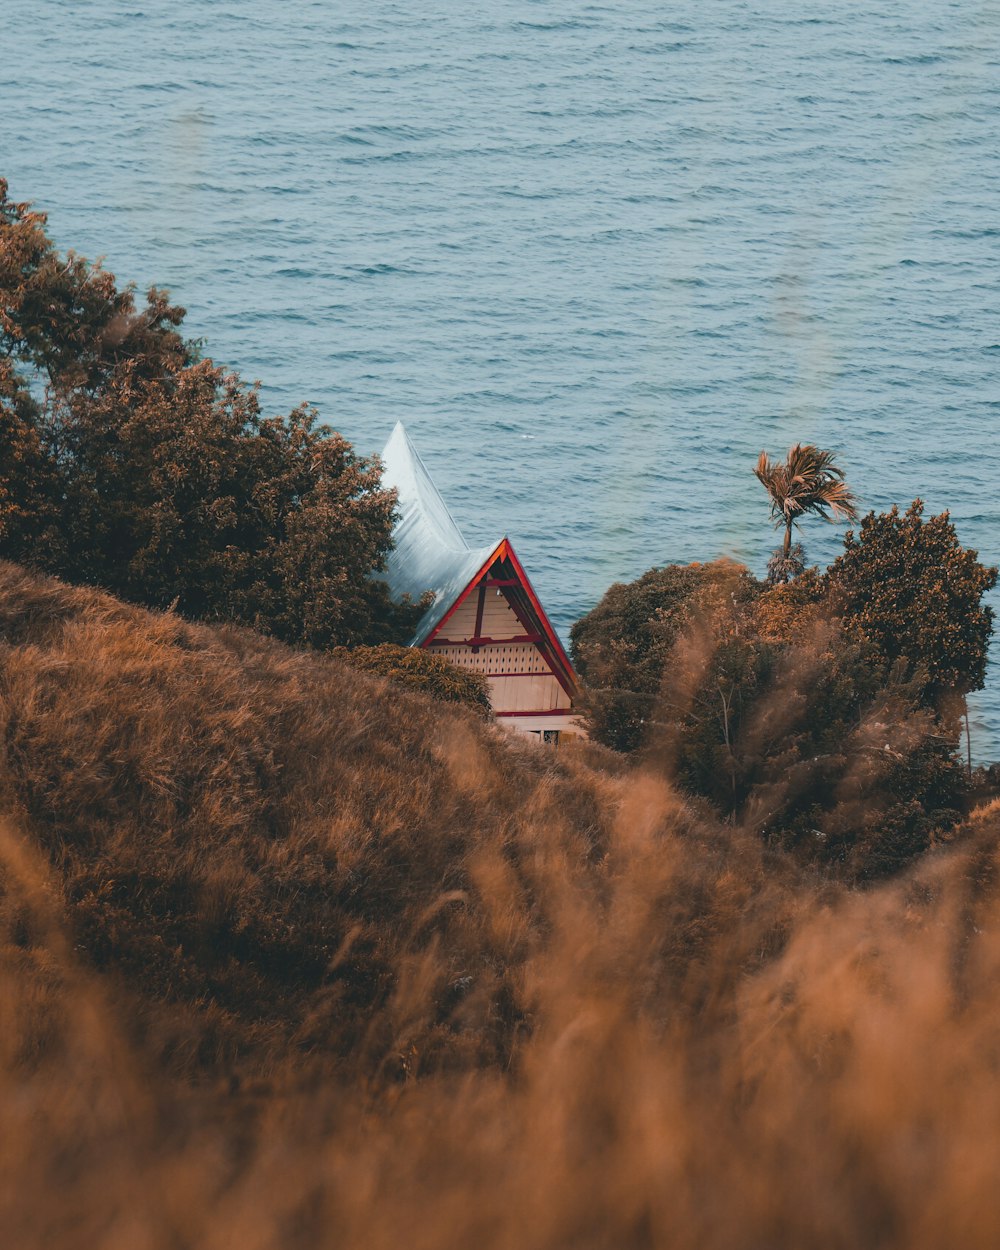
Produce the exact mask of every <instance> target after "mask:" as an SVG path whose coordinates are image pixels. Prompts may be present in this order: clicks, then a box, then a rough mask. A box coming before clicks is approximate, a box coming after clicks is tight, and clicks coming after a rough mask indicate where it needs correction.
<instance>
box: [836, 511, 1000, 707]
mask: <svg viewBox="0 0 1000 1250" xmlns="http://www.w3.org/2000/svg"><path fill="white" fill-rule="evenodd" d="M923 511H924V505H923V503H922V501H921V500H919V499H916V500H914V502H913V503H912V504H911V505H910V507H909V508H908V509H907V510H906V512H904V513H900V511H899V509H898V508H897V507H893V508H892V510H891V511H889V512H884V513H881V514H880V515H878V516H876V514H875V513H874V512H870V513H869V514H868V515H867V516H866V517H865V518H864V520H863V521H862V523H861V529H860V531H859V532H858V534H857V536H856V537H855V535H854V533H853V531H851V530H848V532H847V534H846V536H845V538H844V551H843V554H842V555H840V556H838V558H837V559H836V560H835V561H834V563H833V564H832V565H831V566H830V570H829V575H828V576H829V583H830V588H831V590H832V592H833V601H834V606H835V608H836V611H837V612H838V613H839V614H840V616H841V617H842V618H843V620H844V622H845V624H846V625H847V627H848V628H849V629H851V630H853V631H854V632H855V633H857V634H858V635H860V636H862V637H864V638H866V639H868V640H869V641H870V642H871V643H873V644H874V645H875V647H877V649H878V651H879V652H880V654H881V655H882V656H884V657H885V659H886V660H887V661H889V662H890V663H895V662H897V661H902V662H903V663H904V665H905V666H906V668H907V670H908V673H909V674H910V675H913V674H916V673H920V674H922V675H923V692H924V696H925V698H926V699H927V700H928V701H929V702H931V703H935V702H939V701H940V699H941V698H942V697H943V696H947V695H949V694H957V695H964V694H967V693H968V692H969V691H971V690H979V689H980V688H981V687H982V685H983V682H984V681H985V679H986V658H987V648H988V646H989V640H990V634H991V633H992V630H993V610H992V608H990V607H989V606H987V605H985V604H983V603H982V597H983V595H984V594H985V593H986V591H988V590H991V589H992V588H993V587H994V586H995V585H996V581H997V570H996V569H995V568H987V567H986V566H984V565H982V564H980V563H979V558H978V555H979V553H978V552H976V551H974V550H972V549H971V548H966V547H963V546H962V545H961V544H960V543H959V541H958V535H957V533H956V532H955V527H954V525H953V524H952V522H951V519H950V517H949V515H948V513H947V512H942V513H941V514H940V516H936V517H931V518H930V519H929V520H927V521H925V520H924V519H923Z"/></svg>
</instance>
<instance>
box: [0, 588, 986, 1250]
mask: <svg viewBox="0 0 1000 1250" xmlns="http://www.w3.org/2000/svg"><path fill="white" fill-rule="evenodd" d="M0 629H2V633H3V637H4V638H5V639H6V645H5V646H4V649H3V652H2V655H0V676H2V681H0V695H2V705H0V706H2V716H3V722H2V728H3V736H2V741H3V744H4V754H3V760H2V790H0V793H2V797H3V807H4V810H5V811H6V813H7V816H6V819H5V821H4V823H3V824H2V826H0V878H2V890H0V1014H2V1018H3V1020H4V1028H3V1030H2V1036H0V1105H2V1106H3V1107H4V1113H5V1133H4V1135H3V1138H2V1140H3V1143H4V1145H3V1148H2V1157H0V1164H2V1166H0V1176H2V1177H3V1182H2V1187H0V1227H2V1228H3V1230H4V1234H5V1240H6V1242H7V1243H8V1244H11V1245H16V1246H18V1247H19V1250H35V1248H36V1247H38V1248H41V1247H43V1246H44V1247H45V1248H46V1250H84V1248H86V1250H91V1248H92V1247H96V1246H100V1247H108V1248H109V1250H110V1248H126V1247H127V1248H128V1250H136V1248H139V1247H143V1248H146V1247H148V1248H149V1250H161V1248H162V1250H168V1248H169V1247H175V1246H178V1245H184V1246H188V1245H190V1246H198V1247H204V1248H205V1250H216V1248H218V1250H221V1248H222V1247H224V1246H230V1245H234V1244H235V1245H239V1246H241V1247H246V1248H247V1250H314V1248H317V1250H318V1248H319V1247H333V1246H336V1247H338V1248H344V1250H351V1247H358V1248H359V1250H360V1248H361V1247H364V1250H383V1248H384V1250H389V1248H390V1247H391V1248H392V1250H396V1247H398V1246H400V1245H407V1246H415V1247H418V1250H419V1248H420V1247H428V1248H430V1247H435V1248H440V1250H449V1248H451V1247H454V1248H455V1250H466V1248H467V1247H469V1246H473V1245H475V1246H481V1247H483V1248H484V1250H509V1248H511V1247H518V1248H519V1250H520V1248H521V1247H527V1248H529V1250H531V1248H537V1250H555V1248H556V1247H570V1246H572V1247H574V1250H575V1248H576V1247H582V1248H587V1247H593V1248H595V1250H596V1248H598V1247H601V1248H609V1250H610V1248H612V1247H613V1248H614V1250H633V1248H635V1250H649V1248H651V1247H670V1248H671V1250H673V1248H675V1247H691V1248H692V1250H693V1248H695V1247H697V1248H698V1250H757V1248H759V1247H761V1246H767V1247H774V1248H775V1250H780V1248H781V1247H789V1248H791V1247H796V1248H797V1247H801V1246H804V1245H808V1246H815V1247H818V1248H820V1250H825V1248H826V1247H830V1248H831V1250H834V1248H836V1250H848V1248H850V1250H858V1248H860V1250H866V1248H868V1247H871V1248H873V1250H874V1248H875V1247H878V1248H891V1247H900V1248H901V1250H902V1248H904V1247H905V1248H906V1250H937V1248H938V1247H943V1246H948V1245H952V1244H955V1242H956V1241H960V1242H961V1243H962V1244H963V1245H966V1246H968V1247H970V1248H971V1250H991V1248H992V1246H993V1245H995V1244H996V1241H997V1238H998V1236H1000V1215H998V1209H997V1206H996V1203H995V1194H994V1189H995V1183H994V1176H995V1172H996V1167H997V1165H998V1162H1000V1128H998V1126H1000V1079H998V1074H997V1063H996V1057H997V1054H998V1053H1000V1030H998V1025H997V1019H996V1011H995V998H996V986H997V983H998V981H1000V942H998V941H997V933H998V932H1000V871H998V869H1000V822H998V819H997V814H996V812H995V811H987V812H985V813H984V814H983V816H982V818H981V819H978V820H977V821H975V822H974V823H973V824H972V825H971V826H970V827H969V828H968V830H967V831H966V833H965V837H964V839H963V840H962V841H961V842H960V843H959V844H958V845H956V846H955V847H953V848H951V849H948V850H942V851H940V852H938V854H937V855H936V856H935V857H932V858H929V859H927V860H925V861H924V863H923V865H922V866H921V867H920V868H919V869H918V870H916V871H915V872H913V873H912V874H911V875H910V876H908V877H907V878H905V879H903V880H902V881H898V882H896V883H895V884H893V885H891V886H883V887H881V888H877V889H871V890H869V891H867V892H853V891H850V890H847V889H845V888H844V887H835V886H832V885H830V884H824V883H823V882H822V881H820V880H819V879H818V878H816V877H814V876H812V875H811V874H810V873H809V872H808V871H806V870H803V869H802V868H800V867H797V866H796V864H795V863H794V861H792V860H791V859H789V858H787V857H786V856H784V855H782V854H779V853H777V852H775V851H773V850H769V849H768V848H767V847H766V846H765V845H764V844H762V843H761V841H760V840H759V839H758V837H757V836H756V830H755V829H754V828H753V826H752V824H751V823H750V822H747V823H746V824H741V823H739V822H737V823H735V824H722V823H719V822H717V821H715V820H714V819H713V818H712V817H711V816H710V814H708V813H707V812H704V811H698V810H695V809H693V808H692V806H691V805H690V804H689V803H688V802H685V801H684V800H683V799H681V798H680V797H679V796H678V794H677V793H676V791H675V790H674V789H673V787H672V785H671V784H670V782H669V781H667V780H665V779H664V777H663V775H662V773H660V772H654V771H652V770H651V769H650V768H648V767H646V768H641V769H636V770H632V771H624V770H623V766H622V763H621V760H620V757H608V756H604V755H602V754H601V752H600V751H598V750H597V749H596V748H594V747H589V748H587V750H586V752H585V753H580V754H576V753H575V752H565V751H562V750H560V752H559V753H558V754H555V753H552V752H549V751H543V750H539V749H536V748H528V747H526V746H520V745H519V744H518V743H517V742H516V741H514V740H512V739H508V738H506V737H504V736H503V734H502V733H501V731H499V730H497V729H496V728H494V727H491V726H489V725H487V724H484V723H483V722H482V721H480V720H478V719H477V718H475V717H474V716H472V715H470V714H467V713H464V712H462V711H460V710H457V709H456V710H453V709H449V708H445V707H443V706H442V705H441V704H440V703H434V702H432V701H430V700H427V699H424V698H421V697H419V696H415V695H407V694H403V693H401V692H399V691H398V690H393V691H392V692H391V695H390V692H389V687H388V685H387V684H386V683H383V682H381V681H380V680H377V679H374V678H369V677H366V676H365V675H363V674H361V673H358V672H355V671H352V670H350V669H348V668H346V667H344V666H342V665H340V664H339V663H337V662H336V661H335V660H333V659H328V658H326V659H324V658H321V657H316V656H306V655H297V654H294V653H292V652H289V651H287V650H285V649H284V648H282V647H280V646H279V645H277V644H275V643H269V642H266V641H263V640H261V639H259V638H256V637H254V636H252V635H248V634H245V633H237V632H231V631H230V632H213V631H210V630H207V629H204V628H200V627H193V626H190V625H188V624H185V623H184V622H182V621H179V620H178V619H177V618H176V617H173V616H171V615H169V614H167V615H161V616H153V615H149V614H146V613H143V612H139V611H137V610H135V609H131V608H126V607H123V606H122V605H120V604H118V603H116V602H114V601H113V600H111V599H109V598H107V597H105V596H102V595H98V594H96V593H92V592H83V591H71V590H68V589H67V588H65V587H63V586H60V585H59V584H58V583H54V582H48V581H44V580H40V579H35V578H29V577H26V576H25V575H23V574H22V573H21V572H20V571H18V570H17V569H14V568H12V567H10V566H6V567H4V568H3V570H2V590H0ZM692 663H694V657H692ZM609 762H610V763H611V764H613V767H609V766H608V765H609ZM845 819H846V817H845Z"/></svg>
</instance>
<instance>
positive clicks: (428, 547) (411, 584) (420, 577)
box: [382, 421, 576, 692]
mask: <svg viewBox="0 0 1000 1250" xmlns="http://www.w3.org/2000/svg"><path fill="white" fill-rule="evenodd" d="M382 465H383V472H382V482H383V485H385V486H391V487H393V488H395V491H396V495H397V502H396V507H397V509H398V511H399V520H398V521H397V522H396V527H395V529H394V530H393V535H392V537H393V542H394V544H395V546H394V549H393V551H392V552H391V554H390V556H389V559H388V562H387V565H386V572H385V579H386V581H387V582H388V584H389V591H390V593H391V594H392V596H393V598H396V599H399V598H401V597H402V596H403V595H410V596H411V597H412V598H414V599H419V598H420V596H421V595H423V594H424V593H425V592H426V591H428V590H432V591H434V602H433V603H432V604H431V605H430V607H429V608H428V609H427V611H426V612H425V613H424V615H423V616H422V617H421V619H420V623H419V625H418V626H417V631H416V633H415V634H414V636H413V638H412V640H411V644H410V645H411V646H415V647H418V646H421V645H422V644H423V643H425V642H427V641H428V640H429V639H430V638H431V637H432V636H433V635H434V634H435V633H436V632H437V631H438V630H439V629H440V627H441V626H442V625H443V624H444V622H445V620H446V619H447V618H448V617H449V616H451V615H452V613H453V611H454V610H455V609H456V608H457V607H458V606H459V604H460V603H461V602H462V600H463V599H465V597H466V595H467V594H468V593H469V591H470V590H471V589H472V587H473V586H474V585H476V584H477V583H478V582H479V580H480V578H482V577H483V576H484V575H485V574H486V573H487V572H488V571H489V570H490V568H491V567H492V566H493V565H494V564H495V563H496V562H497V561H498V560H504V561H506V562H508V566H509V568H510V571H511V573H512V574H513V575H514V578H515V579H516V581H517V583H518V593H517V596H516V597H517V599H518V601H519V603H520V608H518V607H517V606H516V605H515V611H518V613H519V615H522V614H523V615H530V616H531V617H533V618H534V619H535V620H536V621H537V625H538V628H539V631H540V634H541V638H542V642H541V644H540V645H541V649H542V651H543V654H545V655H546V657H547V659H548V662H549V663H550V664H551V665H552V667H553V671H554V672H555V673H556V675H557V676H558V677H559V679H560V681H561V682H562V684H563V685H564V686H565V688H566V689H567V690H568V691H570V692H572V690H573V689H574V688H575V685H576V674H575V673H574V672H573V666H572V665H571V664H570V662H569V657H568V656H567V655H566V652H565V649H564V648H563V645H562V643H561V642H560V641H559V638H558V636H557V634H556V632H555V630H554V629H553V628H552V625H551V623H550V621H549V618H548V617H547V616H546V614H545V611H544V609H543V608H542V605H541V603H540V602H539V600H538V596H537V595H536V594H535V592H534V590H533V588H532V586H531V583H530V582H529V580H528V576H527V574H526V573H525V571H524V569H523V567H522V565H521V562H520V560H518V558H517V555H516V554H515V552H514V548H513V547H512V546H511V543H510V540H509V539H507V538H506V537H501V538H499V539H497V540H496V541H495V542H492V543H489V544H487V545H486V546H485V547H470V546H469V544H468V543H467V542H466V541H465V539H464V538H463V537H462V533H461V531H460V530H459V528H458V526H457V525H456V524H455V519H454V517H453V516H452V515H451V513H450V512H449V511H448V506H447V504H446V503H445V501H444V500H443V499H442V498H441V495H440V493H439V491H438V489H437V487H436V486H435V485H434V483H433V482H432V481H431V478H430V474H429V473H428V472H427V467H426V465H425V464H424V462H423V461H422V460H421V459H420V456H419V454H418V452H417V449H416V448H415V447H414V446H413V444H412V443H411V442H410V439H409V436H408V435H407V433H406V430H405V428H404V427H403V423H402V421H397V423H396V428H395V429H394V430H393V432H392V435H391V437H390V438H389V441H388V442H387V443H386V445H385V448H384V450H383V451H382Z"/></svg>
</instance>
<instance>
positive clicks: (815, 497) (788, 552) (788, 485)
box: [754, 443, 857, 582]
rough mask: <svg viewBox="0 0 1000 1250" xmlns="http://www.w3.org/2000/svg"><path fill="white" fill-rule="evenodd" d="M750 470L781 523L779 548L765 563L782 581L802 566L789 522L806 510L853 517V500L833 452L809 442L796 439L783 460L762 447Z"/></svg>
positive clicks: (833, 516)
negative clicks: (767, 496) (754, 466)
mask: <svg viewBox="0 0 1000 1250" xmlns="http://www.w3.org/2000/svg"><path fill="white" fill-rule="evenodd" d="M754 473H755V474H756V475H757V478H758V479H759V481H760V482H761V484H762V485H763V487H764V489H765V490H766V491H767V493H768V495H769V496H770V499H771V516H772V518H773V520H774V523H775V525H776V526H781V525H784V527H785V538H784V543H783V544H782V547H781V551H780V553H779V552H775V555H774V558H773V559H772V561H771V563H770V565H769V566H768V575H769V580H770V581H772V582H786V581H789V580H790V578H791V577H793V576H796V575H797V574H798V573H800V572H801V571H802V569H803V568H804V567H805V561H804V557H803V555H802V551H801V548H799V549H798V551H797V552H796V553H793V551H792V526H793V525H794V524H796V523H797V521H798V520H799V518H800V517H803V516H805V515H806V514H807V513H810V512H812V513H815V514H816V515H817V516H821V517H823V518H824V520H827V521H834V520H836V519H838V518H843V519H845V520H849V521H853V520H855V519H856V517H857V504H856V500H855V498H854V495H853V494H852V493H851V491H850V489H849V488H848V486H847V484H846V483H845V482H844V474H843V470H842V469H840V468H838V467H837V465H836V464H834V461H833V452H832V451H822V450H821V449H820V448H819V447H814V446H813V445H812V443H796V444H795V446H794V447H792V448H790V449H789V452H788V456H787V457H786V459H785V462H784V464H782V463H780V462H778V461H775V460H772V459H771V458H770V456H768V454H767V452H766V451H762V452H761V453H760V457H759V459H758V461H757V466H756V468H755V469H754Z"/></svg>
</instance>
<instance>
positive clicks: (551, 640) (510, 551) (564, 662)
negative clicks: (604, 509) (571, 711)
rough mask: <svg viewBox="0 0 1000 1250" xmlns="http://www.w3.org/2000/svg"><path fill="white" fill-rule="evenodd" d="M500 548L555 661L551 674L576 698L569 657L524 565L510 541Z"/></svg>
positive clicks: (576, 684) (575, 677)
mask: <svg viewBox="0 0 1000 1250" xmlns="http://www.w3.org/2000/svg"><path fill="white" fill-rule="evenodd" d="M501 546H502V547H503V555H504V556H506V557H507V558H508V559H509V560H510V562H511V564H512V565H513V566H514V571H515V573H516V574H517V576H518V578H519V579H520V582H521V586H522V587H523V589H524V591H525V593H526V594H527V596H528V601H529V603H530V604H531V607H532V610H533V611H534V613H535V616H536V618H537V621H538V624H539V625H540V626H541V628H542V633H543V634H544V635H545V638H546V640H547V641H548V644H549V647H550V648H551V651H552V659H553V660H554V661H555V663H554V665H553V673H554V675H555V677H556V679H557V680H558V682H559V684H560V685H561V686H562V688H563V689H564V690H565V691H566V693H567V694H568V695H569V697H570V698H571V699H573V698H575V697H576V694H577V688H578V684H579V683H578V681H577V676H576V673H575V672H574V671H573V665H572V664H571V663H570V661H569V656H568V655H567V654H566V651H565V649H564V647H563V645H562V643H561V642H560V641H559V636H558V634H557V633H556V631H555V630H554V629H553V628H552V622H551V621H550V620H549V618H548V616H547V615H546V613H545V609H544V608H543V607H542V605H541V602H540V601H539V598H538V596H537V595H536V594H535V590H534V587H533V586H532V584H531V581H530V579H529V578H528V575H527V573H525V571H524V565H523V564H522V563H521V561H520V560H519V559H518V558H517V553H516V552H515V550H514V548H513V547H512V546H511V544H510V540H509V539H507V538H505V539H504V540H503V543H502V544H501ZM512 606H513V605H512ZM560 670H562V671H560Z"/></svg>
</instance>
